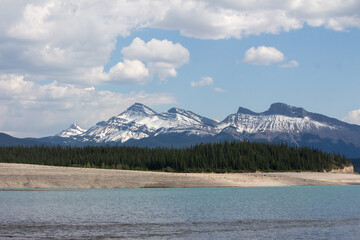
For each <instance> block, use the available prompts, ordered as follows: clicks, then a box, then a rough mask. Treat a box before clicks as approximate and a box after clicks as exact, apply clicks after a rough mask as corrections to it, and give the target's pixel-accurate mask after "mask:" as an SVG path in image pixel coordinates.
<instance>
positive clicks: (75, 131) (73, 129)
mask: <svg viewBox="0 0 360 240" xmlns="http://www.w3.org/2000/svg"><path fill="white" fill-rule="evenodd" d="M84 132H86V129H84V128H81V127H80V126H79V125H77V124H76V123H74V124H71V125H70V127H69V128H67V129H65V130H63V131H61V132H60V133H58V134H56V135H55V136H57V137H63V138H69V137H73V136H77V135H81V134H83V133H84Z"/></svg>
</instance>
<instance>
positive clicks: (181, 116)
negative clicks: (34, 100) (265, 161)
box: [0, 103, 360, 158]
mask: <svg viewBox="0 0 360 240" xmlns="http://www.w3.org/2000/svg"><path fill="white" fill-rule="evenodd" d="M231 140H247V141H262V142H269V143H279V142H285V143H288V144H291V145H295V146H308V147H315V148H319V149H321V150H323V151H326V152H330V153H340V154H344V155H346V156H347V157H350V158H354V157H359V156H360V126H359V125H354V124H348V123H345V122H342V121H339V120H337V119H335V118H330V117H327V116H325V115H321V114H318V113H311V112H308V111H306V110H305V109H303V108H299V107H293V106H289V105H287V104H284V103H274V104H272V105H271V106H270V108H269V109H268V110H267V111H264V112H261V113H256V112H253V111H251V110H249V109H246V108H242V107H240V108H239V109H238V111H237V112H236V113H234V114H231V115H229V116H228V117H226V118H225V119H224V120H223V121H215V120H211V119H209V118H206V117H203V116H200V115H198V114H196V113H193V112H191V111H187V110H183V109H178V108H171V109H169V110H168V111H167V112H164V113H157V112H155V111H154V110H152V109H151V108H149V107H147V106H145V105H143V104H140V103H135V104H134V105H132V106H131V107H129V108H128V109H127V110H125V111H124V112H122V113H120V114H119V115H116V116H113V117H111V118H110V119H109V120H107V121H101V122H98V123H97V124H96V125H94V126H92V127H91V128H89V129H83V128H81V127H80V126H78V125H77V124H73V125H71V126H70V127H69V128H68V129H65V130H63V131H61V132H60V133H58V134H56V135H55V136H50V137H44V138H37V139H36V138H26V139H18V138H13V137H11V136H9V135H6V134H0V145H19V144H20V145H34V144H45V145H59V144H60V145H76V146H85V145H124V146H141V147H158V146H160V147H187V146H191V145H195V144H199V143H206V142H219V141H231Z"/></svg>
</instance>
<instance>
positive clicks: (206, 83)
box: [190, 77, 214, 87]
mask: <svg viewBox="0 0 360 240" xmlns="http://www.w3.org/2000/svg"><path fill="white" fill-rule="evenodd" d="M213 83H214V80H213V79H212V77H203V78H201V80H200V81H198V82H191V83H190V85H191V86H192V87H202V86H209V85H212V84H213Z"/></svg>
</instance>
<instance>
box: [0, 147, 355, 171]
mask: <svg viewBox="0 0 360 240" xmlns="http://www.w3.org/2000/svg"><path fill="white" fill-rule="evenodd" d="M0 162H7V163H29V164H42V165H54V166H70V167H75V166H76V167H93V168H107V169H133V170H153V171H174V172H249V171H323V170H330V169H333V168H342V167H344V166H347V165H351V163H350V162H349V161H348V160H347V159H346V158H345V157H343V156H340V155H337V154H335V155H332V154H328V153H323V152H321V151H319V150H316V149H310V148H305V147H301V148H297V147H291V146H288V145H286V144H277V145H271V144H266V143H250V142H231V143H229V142H225V143H213V144H200V145H196V146H193V147H191V148H186V149H168V148H154V149H150V148H138V147H110V146H108V147H106V146H104V147H60V146H59V147H47V146H41V147H40V146H35V147H21V146H18V147H0Z"/></svg>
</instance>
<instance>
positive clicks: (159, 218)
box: [0, 186, 360, 239]
mask: <svg viewBox="0 0 360 240" xmlns="http://www.w3.org/2000/svg"><path fill="white" fill-rule="evenodd" d="M359 204H360V186H311V187H270V188H187V189H89V190H66V189H63V190H56V191H54V190H50V191H0V239H117V238H125V239H126V238H128V239H241V238H243V239H247V238H251V239H360V208H359Z"/></svg>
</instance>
